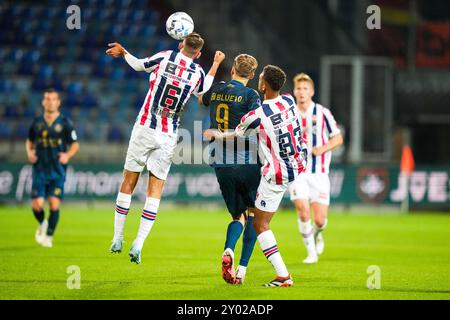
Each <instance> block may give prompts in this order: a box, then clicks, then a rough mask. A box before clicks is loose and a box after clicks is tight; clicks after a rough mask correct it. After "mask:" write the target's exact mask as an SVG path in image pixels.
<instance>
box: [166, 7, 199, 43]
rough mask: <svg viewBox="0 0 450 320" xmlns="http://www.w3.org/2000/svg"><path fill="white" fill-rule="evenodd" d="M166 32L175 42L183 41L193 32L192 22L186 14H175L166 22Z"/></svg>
mask: <svg viewBox="0 0 450 320" xmlns="http://www.w3.org/2000/svg"><path fill="white" fill-rule="evenodd" d="M166 31H167V33H168V34H169V36H171V37H172V38H174V39H175V40H183V39H184V38H186V37H187V36H188V35H189V34H191V33H192V32H193V31H194V21H193V20H192V18H191V17H190V16H189V15H188V14H187V13H186V12H175V13H174V14H172V15H171V16H170V17H169V18H168V19H167V21H166Z"/></svg>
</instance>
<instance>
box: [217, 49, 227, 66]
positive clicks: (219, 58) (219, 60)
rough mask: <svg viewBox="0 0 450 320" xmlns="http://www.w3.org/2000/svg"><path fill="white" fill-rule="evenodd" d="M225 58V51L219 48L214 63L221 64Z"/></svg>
mask: <svg viewBox="0 0 450 320" xmlns="http://www.w3.org/2000/svg"><path fill="white" fill-rule="evenodd" d="M223 60H225V53H223V52H222V51H219V50H217V51H216V54H215V55H214V63H217V64H221V63H222V61H223Z"/></svg>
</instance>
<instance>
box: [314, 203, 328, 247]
mask: <svg viewBox="0 0 450 320" xmlns="http://www.w3.org/2000/svg"><path fill="white" fill-rule="evenodd" d="M311 207H312V210H313V212H314V238H315V244H316V250H317V254H322V253H323V251H324V249H325V242H324V240H323V235H322V232H323V231H324V230H325V228H326V226H327V224H328V219H327V216H328V206H327V205H325V204H321V203H318V202H313V203H312V204H311Z"/></svg>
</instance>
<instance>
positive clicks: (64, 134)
mask: <svg viewBox="0 0 450 320" xmlns="http://www.w3.org/2000/svg"><path fill="white" fill-rule="evenodd" d="M60 105H61V100H60V98H59V93H58V92H57V91H56V90H54V89H48V90H46V91H45V92H44V97H43V99H42V106H43V107H44V114H43V115H42V116H40V117H37V118H35V119H34V120H33V123H32V124H31V127H30V130H29V133H28V139H27V141H26V151H27V156H28V160H29V161H30V162H31V163H32V164H33V184H32V188H31V198H32V201H31V207H32V210H33V213H34V216H35V217H36V219H37V221H38V222H39V226H38V228H37V230H36V235H35V238H36V241H37V242H38V243H39V244H41V245H42V246H44V247H48V248H50V247H52V242H53V233H54V232H55V228H56V225H57V223H58V220H59V206H60V202H61V199H62V198H63V195H64V182H65V179H66V167H67V163H68V162H69V160H70V159H71V158H72V157H73V156H74V155H75V154H76V153H77V152H78V149H79V144H78V142H77V134H76V132H75V129H74V127H73V124H72V122H71V121H70V120H69V119H68V118H66V117H64V116H63V115H61V114H60V112H59V107H60ZM45 198H47V199H48V203H49V207H50V216H49V218H48V221H47V220H45V214H44V200H45Z"/></svg>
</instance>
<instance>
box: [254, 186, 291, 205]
mask: <svg viewBox="0 0 450 320" xmlns="http://www.w3.org/2000/svg"><path fill="white" fill-rule="evenodd" d="M287 189H288V185H287V184H273V183H270V182H268V181H267V180H266V179H265V178H264V177H261V182H260V183H259V187H258V192H257V193H256V200H255V207H256V208H258V209H260V210H263V211H268V212H276V211H277V210H278V207H279V206H280V203H281V200H282V199H283V196H284V193H285V192H286V190H287Z"/></svg>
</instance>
